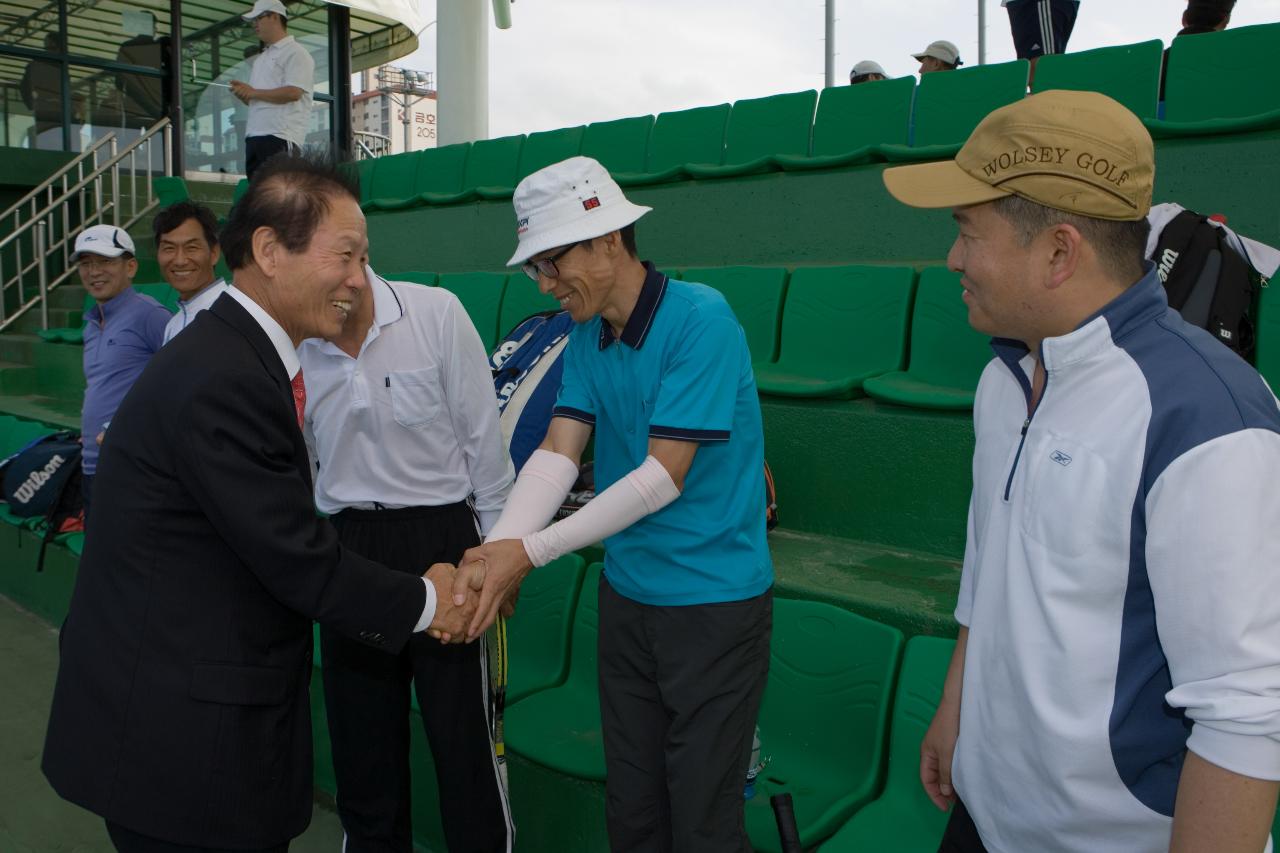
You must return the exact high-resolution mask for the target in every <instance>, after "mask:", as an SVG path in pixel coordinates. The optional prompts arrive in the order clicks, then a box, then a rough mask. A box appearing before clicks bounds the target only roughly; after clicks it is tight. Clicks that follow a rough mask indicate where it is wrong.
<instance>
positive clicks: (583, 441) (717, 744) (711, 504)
mask: <svg viewBox="0 0 1280 853" xmlns="http://www.w3.org/2000/svg"><path fill="white" fill-rule="evenodd" d="M513 201H514V205H515V213H516V234H517V237H518V240H519V244H518V246H517V248H516V251H515V254H514V255H512V257H511V260H510V261H509V263H511V264H519V265H521V267H522V268H523V270H524V272H525V273H526V274H527V275H528V276H529V278H530V279H532V280H533V281H534V282H537V286H538V288H539V289H540V290H541V291H542V292H543V293H547V294H550V295H552V296H554V297H555V298H556V299H558V300H559V301H560V305H561V306H562V307H563V308H564V309H565V310H567V311H568V312H569V314H570V315H571V316H572V317H573V319H574V321H575V322H576V323H577V324H578V325H577V326H576V327H575V328H574V330H573V332H572V333H571V334H570V337H569V343H568V345H567V346H566V348H565V350H564V375H563V379H562V380H561V385H560V395H559V397H558V399H557V401H556V407H555V409H554V414H553V417H552V419H551V425H550V427H549V428H548V430H547V437H546V439H545V440H544V441H543V443H542V445H541V447H539V448H538V449H537V450H536V451H534V452H533V454H532V455H530V457H529V459H528V460H527V461H526V462H525V464H524V467H523V468H522V469H521V471H520V476H519V478H518V479H517V480H516V484H515V486H514V488H512V490H511V495H510V497H509V498H508V499H507V503H506V506H505V507H504V508H503V511H502V516H501V517H500V518H499V519H498V522H497V524H495V525H494V527H493V530H492V531H491V532H490V533H489V536H488V537H487V538H486V540H485V541H486V544H484V545H482V546H480V547H479V548H473V549H472V550H470V551H468V552H467V556H466V557H465V558H464V564H463V565H464V566H465V565H467V562H466V561H471V560H483V561H484V562H485V564H486V565H487V569H486V574H485V577H484V585H483V589H482V591H481V595H480V602H479V607H478V609H477V611H476V619H475V621H474V622H473V623H472V625H471V630H470V632H469V636H470V637H472V638H474V637H475V636H477V634H478V633H479V632H480V631H482V630H483V629H484V628H485V627H487V626H488V624H489V623H490V622H491V621H492V620H493V617H494V615H495V613H496V611H497V608H498V606H499V604H500V602H502V601H503V600H504V599H505V598H507V597H508V595H509V594H510V593H511V591H512V590H513V589H514V588H516V587H517V586H518V585H519V583H520V581H521V580H522V579H523V578H524V576H525V575H526V574H528V572H529V571H530V570H532V569H533V568H534V566H542V565H545V564H547V563H549V562H550V561H552V560H554V559H556V558H557V557H559V556H561V555H563V554H565V553H568V552H569V551H573V550H576V549H578V548H583V547H586V546H587V545H590V544H592V543H595V542H599V541H602V540H603V541H604V542H605V543H606V544H607V546H608V550H607V554H606V557H605V567H604V576H603V578H602V580H601V582H600V587H599V596H600V717H601V724H602V726H601V728H602V734H603V739H604V753H605V766H606V770H607V781H606V783H605V785H606V792H607V806H606V808H607V823H608V830H609V842H610V846H611V847H612V849H614V850H637V851H638V850H675V851H697V853H721V852H723V853H731V851H732V853H742V851H746V850H750V849H751V848H750V843H749V842H748V840H747V835H746V831H745V828H744V812H743V797H742V788H743V783H744V780H745V777H746V772H747V764H748V762H749V759H750V752H751V741H752V735H753V731H754V724H755V721H756V713H757V711H758V709H759V706H760V697H761V694H762V693H763V691H764V684H765V677H766V674H767V672H768V669H769V637H770V631H771V626H772V622H773V593H772V586H773V564H772V562H771V561H770V558H769V548H768V545H767V544H766V543H765V516H764V503H765V501H764V475H763V470H764V468H763V464H764V435H763V431H762V429H761V423H760V402H759V399H758V397H757V395H756V384H755V378H754V376H753V374H752V372H751V356H750V353H749V352H748V351H747V343H746V337H745V336H744V334H743V332H742V327H741V326H740V325H739V324H738V321H737V318H735V317H734V316H733V312H732V311H731V310H730V309H729V306H728V304H727V303H726V302H725V300H724V297H722V296H721V295H720V294H719V293H718V292H717V291H715V290H713V289H712V288H710V287H707V286H705V285H702V284H694V283H692V282H684V281H672V280H671V279H668V278H667V277H666V276H665V275H663V274H662V273H660V272H658V270H656V269H655V268H654V266H653V264H651V263H649V262H647V261H645V262H641V261H640V260H639V259H638V258H637V257H636V242H635V222H636V220H638V219H639V218H640V217H641V216H643V215H645V214H646V213H648V212H649V208H647V207H640V206H638V205H635V204H632V203H631V202H629V201H627V199H626V198H625V197H624V196H623V194H622V190H620V189H619V188H618V185H617V184H616V183H615V182H614V181H613V179H612V178H611V177H610V176H609V173H608V172H607V171H605V169H604V167H602V166H601V165H600V164H599V163H597V162H596V161H595V160H592V159H590V158H588V157H571V158H569V159H568V160H565V161H563V162H561V163H556V164H554V165H552V166H548V167H547V168H545V169H543V170H541V171H538V172H534V173H533V174H532V175H530V176H529V177H527V178H525V179H524V180H523V181H521V182H520V185H519V186H518V187H516V191H515V197H514V199H513ZM511 286H513V287H514V286H516V285H515V284H514V283H513V284H512V285H511ZM528 286H530V287H532V286H533V284H532V283H530V284H529V285H528ZM593 430H594V432H595V476H596V489H597V491H598V492H599V493H598V494H597V495H596V497H595V498H594V499H593V500H592V501H591V502H590V503H588V504H587V505H586V506H585V507H583V508H582V509H580V510H578V511H577V512H576V513H574V514H573V515H572V516H570V517H569V518H566V519H564V520H563V521H560V522H557V523H555V524H552V525H550V526H549V527H548V526H547V522H548V521H550V520H551V518H552V516H553V515H554V514H555V511H556V509H557V508H559V506H560V505H561V503H562V502H563V500H564V497H565V495H566V494H567V493H568V491H569V489H570V488H571V487H572V486H573V483H574V480H576V479H577V476H578V463H579V460H580V459H581V457H582V453H583V451H584V450H585V449H586V446H587V442H588V440H589V439H590V438H591V435H592V432H593ZM468 574H469V573H468ZM465 591H466V580H465V578H464V581H463V582H461V584H460V585H455V595H460V594H464V593H465ZM584 594H585V593H584Z"/></svg>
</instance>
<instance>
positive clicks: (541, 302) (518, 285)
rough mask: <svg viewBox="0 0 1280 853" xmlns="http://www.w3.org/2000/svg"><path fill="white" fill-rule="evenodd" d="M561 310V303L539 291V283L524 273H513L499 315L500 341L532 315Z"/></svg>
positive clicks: (508, 278) (508, 279)
mask: <svg viewBox="0 0 1280 853" xmlns="http://www.w3.org/2000/svg"><path fill="white" fill-rule="evenodd" d="M559 310H560V303H559V302H557V301H556V300H555V298H554V297H552V296H549V295H547V294H545V293H543V292H542V291H540V290H538V285H537V283H535V282H534V281H532V280H531V279H530V278H529V276H527V275H525V274H524V273H523V272H513V273H512V274H511V275H510V276H508V277H507V289H506V291H504V293H503V295H502V311H501V312H500V313H499V315H498V340H501V339H502V338H504V337H505V336H506V334H507V333H508V332H510V331H511V330H512V329H514V328H515V327H516V325H517V324H518V323H519V322H520V321H521V320H523V319H524V318H526V317H528V316H529V315H530V314H537V313H538V312H539V311H559Z"/></svg>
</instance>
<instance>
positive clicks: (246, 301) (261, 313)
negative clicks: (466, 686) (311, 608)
mask: <svg viewBox="0 0 1280 853" xmlns="http://www.w3.org/2000/svg"><path fill="white" fill-rule="evenodd" d="M227 294H228V295H229V296H230V297H231V298H232V299H234V300H235V301H236V302H239V303H240V305H241V307H243V308H244V310H246V311H248V312H249V316H250V317H252V318H253V319H254V320H255V321H256V322H257V324H258V325H259V326H261V327H262V331H264V332H266V333H267V337H268V338H270V339H271V346H272V347H274V348H275V351H276V354H277V355H279V356H280V362H281V363H282V364H283V365H284V372H285V373H286V374H287V375H288V376H289V380H290V381H293V377H295V376H297V375H298V371H299V370H301V369H302V365H301V364H300V363H299V362H298V353H297V351H296V350H295V349H294V348H293V341H292V340H291V339H290V338H289V335H288V333H287V332H285V330H284V329H283V328H282V327H281V326H280V324H279V323H277V322H276V321H275V318H273V317H272V316H271V315H270V314H268V313H267V312H266V311H265V310H263V308H262V306H261V305H259V304H258V303H257V302H254V301H253V300H252V299H251V298H249V297H248V296H246V295H245V293H244V291H242V290H241V289H240V288H238V287H228V288H227ZM309 382H310V377H307V376H305V375H304V377H303V383H304V384H306V383H309ZM307 409H308V410H310V409H311V404H310V402H308V403H307ZM387 571H391V570H390V569H388V570H387ZM422 583H423V585H425V586H426V588H427V600H426V603H425V604H424V605H423V607H422V616H420V617H419V618H418V624H417V625H415V626H414V628H413V630H414V631H425V630H427V628H428V627H429V626H430V625H431V620H432V619H434V618H436V588H435V587H434V586H433V585H432V584H431V581H429V580H427V579H426V578H423V579H422Z"/></svg>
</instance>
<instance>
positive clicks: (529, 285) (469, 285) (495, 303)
mask: <svg viewBox="0 0 1280 853" xmlns="http://www.w3.org/2000/svg"><path fill="white" fill-rule="evenodd" d="M384 276H385V277H386V278H388V279H390V280H392V281H411V282H415V283H417V284H424V285H428V286H433V285H438V286H439V287H443V288H444V289H445V290H448V291H449V292H450V293H452V294H453V295H454V296H456V297H458V301H459V302H461V303H462V307H463V308H464V309H466V312H467V316H468V317H470V318H471V322H472V324H473V325H474V326H475V327H476V331H477V332H478V333H479V334H480V340H481V341H482V342H483V343H484V345H485V349H486V350H492V349H493V348H494V346H495V345H497V343H498V341H499V340H501V339H502V337H503V336H504V335H506V333H507V332H509V331H511V329H513V328H515V326H516V324H517V323H519V322H520V321H521V320H523V319H524V318H526V317H528V316H529V315H530V314H536V313H537V312H539V311H554V310H558V309H559V307H560V306H559V303H557V302H556V300H555V299H553V298H552V297H550V296H547V295H546V294H543V293H541V292H540V291H539V290H538V286H537V285H536V284H534V283H533V282H532V281H531V280H530V279H529V277H528V276H526V275H525V274H524V273H523V272H514V273H509V274H508V273H494V272H467V273H442V274H440V275H438V276H437V275H436V274H435V273H432V272H417V271H411V272H397V273H385V274H384Z"/></svg>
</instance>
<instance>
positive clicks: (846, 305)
mask: <svg viewBox="0 0 1280 853" xmlns="http://www.w3.org/2000/svg"><path fill="white" fill-rule="evenodd" d="M914 287H915V271H914V270H912V269H911V268H910V267H875V266H841V267H801V268H799V269H797V270H796V271H795V272H793V273H792V274H791V284H790V286H789V287H788V288H787V292H786V299H785V303H784V306H783V311H782V338H781V341H780V348H779V354H778V360H777V361H776V362H775V363H773V364H757V365H756V386H757V387H758V388H759V390H760V391H761V393H765V394H775V395H780V396H786V397H838V398H845V399H847V398H850V397H855V396H860V395H861V394H862V385H863V382H865V381H866V380H867V379H868V378H870V377H872V376H878V375H880V374H883V373H889V372H891V371H895V370H900V369H902V367H903V363H904V362H905V360H906V340H907V323H908V320H909V319H910V316H911V296H912V291H913V289H914Z"/></svg>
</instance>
